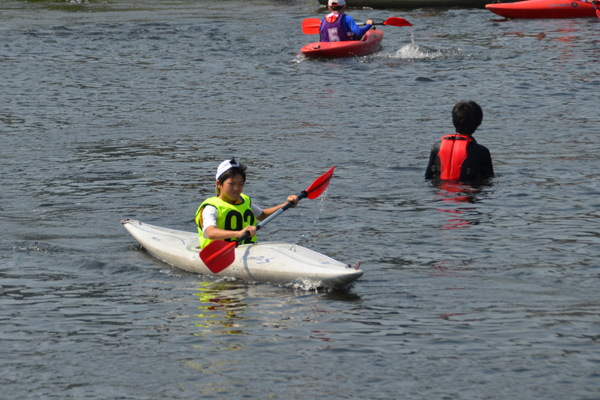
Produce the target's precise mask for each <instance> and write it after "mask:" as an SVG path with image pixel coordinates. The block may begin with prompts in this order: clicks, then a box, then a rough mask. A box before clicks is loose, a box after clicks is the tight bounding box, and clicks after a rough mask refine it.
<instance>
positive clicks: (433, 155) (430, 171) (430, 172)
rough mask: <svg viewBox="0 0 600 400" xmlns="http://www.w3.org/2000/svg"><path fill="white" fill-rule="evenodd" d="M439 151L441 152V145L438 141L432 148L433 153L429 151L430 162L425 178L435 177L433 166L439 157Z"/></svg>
mask: <svg viewBox="0 0 600 400" xmlns="http://www.w3.org/2000/svg"><path fill="white" fill-rule="evenodd" d="M439 152H440V147H439V146H438V143H436V144H435V145H433V147H432V148H431V153H429V164H427V170H425V179H432V178H433V175H434V170H433V166H435V160H436V159H437V156H438V153H439Z"/></svg>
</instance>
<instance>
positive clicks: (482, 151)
mask: <svg viewBox="0 0 600 400" xmlns="http://www.w3.org/2000/svg"><path fill="white" fill-rule="evenodd" d="M493 176H494V167H493V165H492V156H491V155H490V151H489V150H488V149H487V147H485V146H482V145H480V144H478V143H471V144H470V145H469V148H468V149H467V159H466V160H465V162H464V164H463V166H462V169H461V174H460V178H461V180H472V179H485V178H491V177H493Z"/></svg>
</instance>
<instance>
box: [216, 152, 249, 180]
mask: <svg viewBox="0 0 600 400" xmlns="http://www.w3.org/2000/svg"><path fill="white" fill-rule="evenodd" d="M230 163H231V164H237V161H235V157H231V161H230ZM239 164H240V166H239V167H232V168H229V169H228V170H227V171H225V172H224V173H223V175H221V176H220V177H219V182H220V183H221V185H222V184H223V182H225V181H226V180H227V179H229V178H233V177H234V176H236V175H240V176H241V177H242V178H243V179H244V183H246V168H247V167H246V164H244V163H239Z"/></svg>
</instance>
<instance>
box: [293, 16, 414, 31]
mask: <svg viewBox="0 0 600 400" xmlns="http://www.w3.org/2000/svg"><path fill="white" fill-rule="evenodd" d="M357 25H365V24H357ZM373 25H391V26H412V24H411V23H410V22H408V21H407V20H405V19H404V18H400V17H390V18H388V19H386V20H385V21H383V22H374V23H373ZM320 26H321V20H320V19H319V18H307V19H305V20H302V33H304V34H306V35H316V34H318V33H319V27H320Z"/></svg>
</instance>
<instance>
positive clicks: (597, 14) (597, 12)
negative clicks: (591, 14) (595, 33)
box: [592, 0, 600, 18]
mask: <svg viewBox="0 0 600 400" xmlns="http://www.w3.org/2000/svg"><path fill="white" fill-rule="evenodd" d="M594 1H596V0H592V5H593V6H594V10H596V16H597V17H598V18H600V10H598V7H596V3H594Z"/></svg>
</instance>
